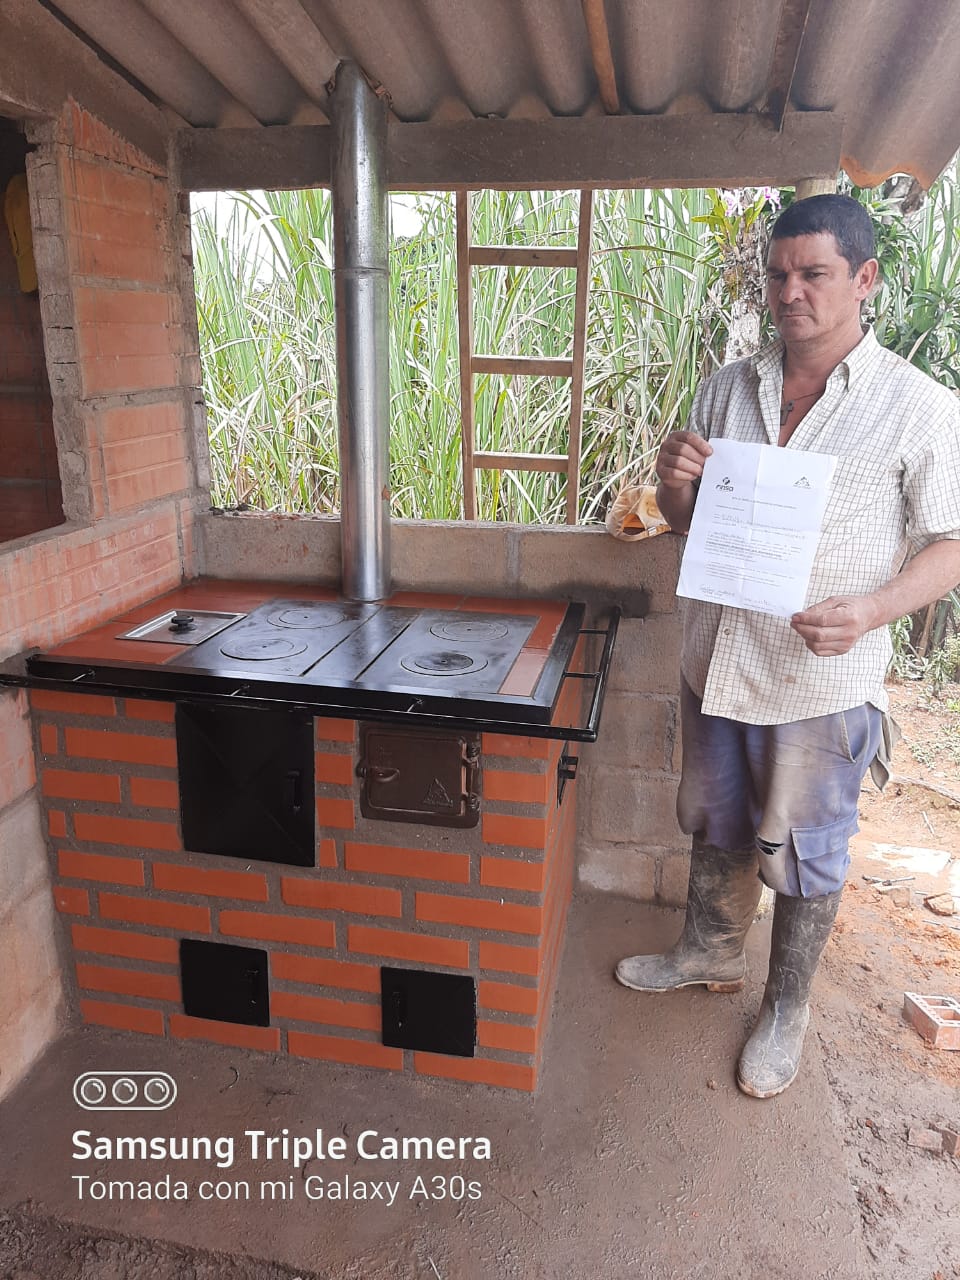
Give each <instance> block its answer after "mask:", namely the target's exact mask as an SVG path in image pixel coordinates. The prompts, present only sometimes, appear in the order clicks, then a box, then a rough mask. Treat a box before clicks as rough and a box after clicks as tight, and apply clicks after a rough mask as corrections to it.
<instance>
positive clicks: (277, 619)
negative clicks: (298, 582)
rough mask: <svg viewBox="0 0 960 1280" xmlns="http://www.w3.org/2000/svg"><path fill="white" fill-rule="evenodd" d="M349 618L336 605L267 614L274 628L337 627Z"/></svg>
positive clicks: (322, 605)
mask: <svg viewBox="0 0 960 1280" xmlns="http://www.w3.org/2000/svg"><path fill="white" fill-rule="evenodd" d="M347 617H348V614H347V612H346V610H345V609H340V608H339V607H338V606H337V605H335V604H313V605H309V604H308V605H303V606H301V607H300V608H299V609H275V610H274V612H273V613H268V614H267V618H266V620H267V622H269V623H270V625H271V626H272V627H303V628H314V627H335V626H336V625H337V624H338V623H340V622H344V621H345V620H346V618H347ZM298 652H300V651H299V650H298Z"/></svg>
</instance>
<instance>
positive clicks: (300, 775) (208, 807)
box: [176, 702, 316, 867]
mask: <svg viewBox="0 0 960 1280" xmlns="http://www.w3.org/2000/svg"><path fill="white" fill-rule="evenodd" d="M176 728H177V757H178V761H179V766H180V817H181V822H182V825H183V844H184V848H186V849H189V850H192V851H193V852H195V853H213V854H220V855H221V856H224V857H228V858H248V859H253V860H255V861H259V862H283V863H289V864H291V865H292V866H297V867H312V866H313V865H314V862H315V855H314V849H315V843H316V842H315V804H314V784H313V717H312V716H310V715H307V714H305V713H303V712H299V711H297V712H295V711H254V710H249V709H247V708H245V707H223V706H217V705H213V706H211V705H209V704H206V705H204V704H200V703H191V702H179V703H177V714H176Z"/></svg>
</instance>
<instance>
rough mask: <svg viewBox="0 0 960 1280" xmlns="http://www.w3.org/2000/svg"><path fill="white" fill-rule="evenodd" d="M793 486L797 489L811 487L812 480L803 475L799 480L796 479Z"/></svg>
mask: <svg viewBox="0 0 960 1280" xmlns="http://www.w3.org/2000/svg"><path fill="white" fill-rule="evenodd" d="M793 487H794V488H795V489H809V488H810V481H809V480H808V479H807V477H806V476H801V477H800V479H799V480H794V482H793Z"/></svg>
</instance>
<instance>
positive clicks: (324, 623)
mask: <svg viewBox="0 0 960 1280" xmlns="http://www.w3.org/2000/svg"><path fill="white" fill-rule="evenodd" d="M346 617H347V615H346V612H345V611H344V610H343V609H341V608H340V607H339V606H338V605H335V604H322V603H320V604H305V605H303V606H302V607H301V608H299V609H275V610H274V612H273V613H270V614H268V615H267V621H268V622H269V623H270V625H271V626H272V627H288V628H319V627H335V626H336V625H337V623H338V622H344V621H345V620H346Z"/></svg>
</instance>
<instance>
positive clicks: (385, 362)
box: [331, 62, 390, 600]
mask: <svg viewBox="0 0 960 1280" xmlns="http://www.w3.org/2000/svg"><path fill="white" fill-rule="evenodd" d="M332 102H333V113H332V114H333V129H334V148H333V168H332V173H331V188H332V194H333V236H334V240H333V244H334V298H335V303H336V324H337V382H338V392H337V407H338V416H339V438H340V548H341V557H342V564H343V581H342V591H343V594H344V596H345V597H346V598H347V599H348V600H382V599H383V598H384V597H385V596H387V595H389V593H390V357H389V341H388V337H389V334H388V318H387V305H388V297H389V287H390V275H389V259H388V254H389V231H388V208H387V199H388V196H387V174H386V168H387V109H386V104H385V103H384V102H382V101H381V100H380V99H379V98H378V97H377V95H376V94H375V93H374V92H373V90H372V89H371V88H370V86H369V85H368V84H367V81H366V79H365V78H364V75H363V72H362V71H361V70H360V68H359V67H358V66H357V65H356V63H352V62H345V63H343V64H341V66H340V68H339V70H338V73H337V82H336V88H335V89H334V92H333V99H332Z"/></svg>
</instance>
